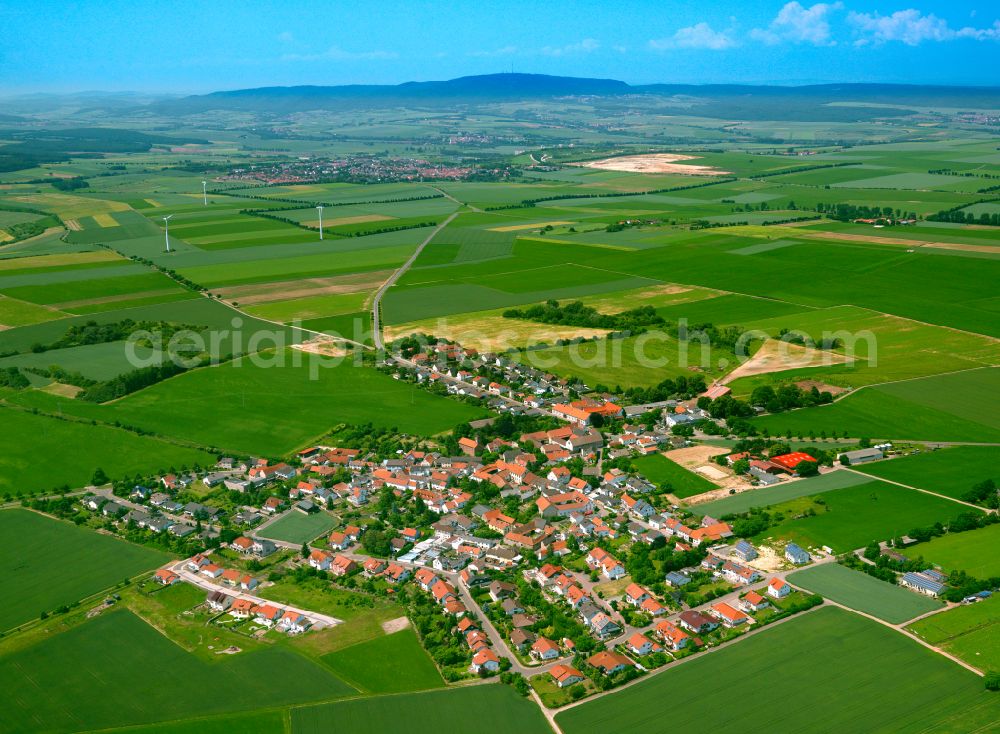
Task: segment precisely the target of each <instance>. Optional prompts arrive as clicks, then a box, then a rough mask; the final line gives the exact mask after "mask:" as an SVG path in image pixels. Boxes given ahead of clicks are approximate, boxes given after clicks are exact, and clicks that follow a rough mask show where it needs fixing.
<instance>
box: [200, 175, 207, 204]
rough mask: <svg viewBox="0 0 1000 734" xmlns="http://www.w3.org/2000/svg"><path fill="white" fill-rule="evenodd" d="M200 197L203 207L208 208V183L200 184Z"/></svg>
mask: <svg viewBox="0 0 1000 734" xmlns="http://www.w3.org/2000/svg"><path fill="white" fill-rule="evenodd" d="M201 195H202V198H204V200H205V206H208V181H202V182H201Z"/></svg>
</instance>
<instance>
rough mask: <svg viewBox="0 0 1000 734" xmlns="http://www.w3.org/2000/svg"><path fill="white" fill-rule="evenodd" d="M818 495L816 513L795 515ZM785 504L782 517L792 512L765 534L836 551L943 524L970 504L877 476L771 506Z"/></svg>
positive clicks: (782, 506) (840, 551) (842, 551)
mask: <svg viewBox="0 0 1000 734" xmlns="http://www.w3.org/2000/svg"><path fill="white" fill-rule="evenodd" d="M817 500H818V501H821V502H822V504H821V505H820V506H818V507H817V506H814V507H813V509H814V511H815V512H816V514H815V515H813V516H811V517H795V514H797V513H798V511H799V510H800V507H802V506H803V504H805V506H809V505H810V504H813V505H815V504H816V503H817ZM783 508H784V509H785V510H786V512H785V515H786V517H788V516H789V515H791V517H790V518H789V519H786V520H784V521H783V522H781V523H780V524H778V525H777V527H773V528H770V529H768V530H767V531H765V532H764V533H763V535H764V536H768V537H776V538H784V539H786V540H793V541H796V542H798V543H799V544H800V545H803V546H806V545H809V546H816V547H819V546H823V545H828V546H830V547H831V548H833V550H834V551H835V552H837V553H844V552H847V551H849V550H854V549H856V548H861V547H863V546H866V545H868V544H869V543H871V542H872V541H882V540H888V539H890V538H895V537H898V536H900V535H905V534H906V533H908V532H909V531H910V530H912V529H913V528H916V527H927V526H930V525H933V524H934V523H936V522H942V523H947V522H948V521H950V520H952V519H954V518H955V517H956V516H957V515H959V514H960V513H962V512H965V511H967V510H969V509H970V508H968V507H965V506H964V505H959V504H958V503H955V502H952V501H951V500H945V499H941V498H939V497H934V496H933V495H929V494H925V493H923V492H918V491H916V490H913V489H906V488H905V487H898V486H895V485H891V484H884V483H882V482H877V481H876V482H868V483H866V484H857V485H854V486H851V487H845V488H843V489H836V490H833V491H832V492H826V493H824V494H822V495H821V496H820V497H819V498H817V499H816V500H811V498H806V500H796V501H793V502H791V503H789V504H788V505H779V506H778V507H776V508H775V510H776V511H777V510H781V509H783ZM972 511H973V512H975V510H972Z"/></svg>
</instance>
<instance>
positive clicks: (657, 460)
mask: <svg viewBox="0 0 1000 734" xmlns="http://www.w3.org/2000/svg"><path fill="white" fill-rule="evenodd" d="M632 463H633V464H634V465H635V468H636V471H638V472H639V473H640V474H642V475H644V476H645V477H646V479H648V480H649V481H651V482H653V483H654V484H656V485H657V486H659V487H661V488H663V489H667V490H668V491H669V492H670V493H671V494H673V495H674V496H675V497H680V498H682V499H683V498H685V497H691V496H693V495H696V494H701V493H703V492H711V491H712V490H713V489H718V487H717V486H716V485H715V484H713V483H712V482H710V481H708V480H707V479H705V478H704V477H703V476H701V475H699V474H695V473H694V472H692V471H688V470H687V469H685V468H684V467H683V466H681V465H680V464H678V463H677V462H676V461H672V460H670V459H668V458H667V457H666V456H664V455H663V454H650V455H649V456H640V457H639V458H637V459H633V460H632Z"/></svg>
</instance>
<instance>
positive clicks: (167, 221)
mask: <svg viewBox="0 0 1000 734" xmlns="http://www.w3.org/2000/svg"><path fill="white" fill-rule="evenodd" d="M172 216H174V215H173V214H168V215H167V216H165V217H164V218H163V239H164V241H166V243H167V252H170V217H172Z"/></svg>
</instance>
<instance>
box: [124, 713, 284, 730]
mask: <svg viewBox="0 0 1000 734" xmlns="http://www.w3.org/2000/svg"><path fill="white" fill-rule="evenodd" d="M115 731H124V732H128V734H232V732H233V731H238V732H240V734H285V715H284V712H283V711H251V712H250V713H245V714H244V713H233V714H226V715H225V716H209V717H203V718H196V719H185V720H182V721H168V722H166V723H163V724H149V725H148V726H130V727H129V728H128V729H115Z"/></svg>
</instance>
